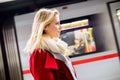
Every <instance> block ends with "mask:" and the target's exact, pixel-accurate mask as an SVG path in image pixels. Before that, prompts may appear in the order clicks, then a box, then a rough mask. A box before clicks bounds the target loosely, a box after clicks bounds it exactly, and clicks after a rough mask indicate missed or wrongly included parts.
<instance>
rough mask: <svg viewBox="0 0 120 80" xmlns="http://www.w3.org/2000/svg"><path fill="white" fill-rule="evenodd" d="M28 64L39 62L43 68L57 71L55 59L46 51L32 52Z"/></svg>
mask: <svg viewBox="0 0 120 80" xmlns="http://www.w3.org/2000/svg"><path fill="white" fill-rule="evenodd" d="M30 62H41V63H42V64H44V67H45V68H53V69H58V67H57V63H56V59H55V58H54V56H53V55H52V54H51V53H50V52H49V51H47V50H34V51H33V53H32V54H31V57H30Z"/></svg>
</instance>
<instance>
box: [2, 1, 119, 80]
mask: <svg viewBox="0 0 120 80" xmlns="http://www.w3.org/2000/svg"><path fill="white" fill-rule="evenodd" d="M51 8H56V9H57V10H58V11H59V12H60V20H61V26H62V27H63V29H62V31H61V36H60V38H61V39H62V40H63V41H65V42H66V43H68V46H69V47H68V48H69V50H68V54H66V55H67V56H69V57H70V59H71V61H72V64H73V66H74V68H75V71H76V75H77V78H78V80H120V58H119V56H120V1H115V0H86V1H83V2H77V3H72V4H64V5H60V6H55V7H51ZM36 11H37V10H35V11H33V12H27V13H24V14H15V15H14V16H13V17H9V18H6V19H5V22H4V23H3V24H2V26H3V28H1V36H0V37H1V41H0V80H33V77H32V75H31V73H30V70H29V57H30V55H29V54H26V53H24V51H23V49H24V47H25V44H26V42H27V40H28V38H29V37H30V33H31V28H32V22H33V18H34V15H35V13H36ZM78 42H79V43H78ZM78 44H79V46H78Z"/></svg>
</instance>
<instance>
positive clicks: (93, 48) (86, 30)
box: [60, 14, 104, 57]
mask: <svg viewBox="0 0 120 80" xmlns="http://www.w3.org/2000/svg"><path fill="white" fill-rule="evenodd" d="M99 15H100V14H93V15H88V16H85V17H79V18H74V19H69V20H64V21H61V27H62V32H61V36H60V38H61V39H62V40H63V41H65V42H66V43H68V48H69V50H68V51H67V55H69V56H70V57H74V56H78V55H86V54H90V53H95V52H99V51H103V50H104V49H102V48H99V45H98V42H96V41H95V38H94V37H95V35H94V34H95V31H94V29H96V28H95V27H97V26H99V24H98V23H99V22H98V18H99V17H98V16H99ZM96 31H97V30H96ZM96 40H98V39H96ZM101 42H102V41H101ZM96 43H97V45H96ZM102 43H103V42H102ZM102 46H104V45H102ZM103 48H104V47H103Z"/></svg>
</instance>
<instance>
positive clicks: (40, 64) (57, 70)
mask: <svg viewBox="0 0 120 80" xmlns="http://www.w3.org/2000/svg"><path fill="white" fill-rule="evenodd" d="M30 71H31V73H32V75H33V77H34V80H74V79H73V77H72V75H71V73H70V71H69V69H68V67H67V66H66V65H65V64H64V62H63V61H61V60H58V59H55V58H54V57H53V56H52V54H50V53H49V52H48V51H41V52H40V51H39V50H34V51H33V53H32V54H31V57H30Z"/></svg>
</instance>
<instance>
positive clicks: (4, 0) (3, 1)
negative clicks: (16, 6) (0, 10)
mask: <svg viewBox="0 0 120 80" xmlns="http://www.w3.org/2000/svg"><path fill="white" fill-rule="evenodd" d="M9 1H15V0H0V3H5V2H9Z"/></svg>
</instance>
